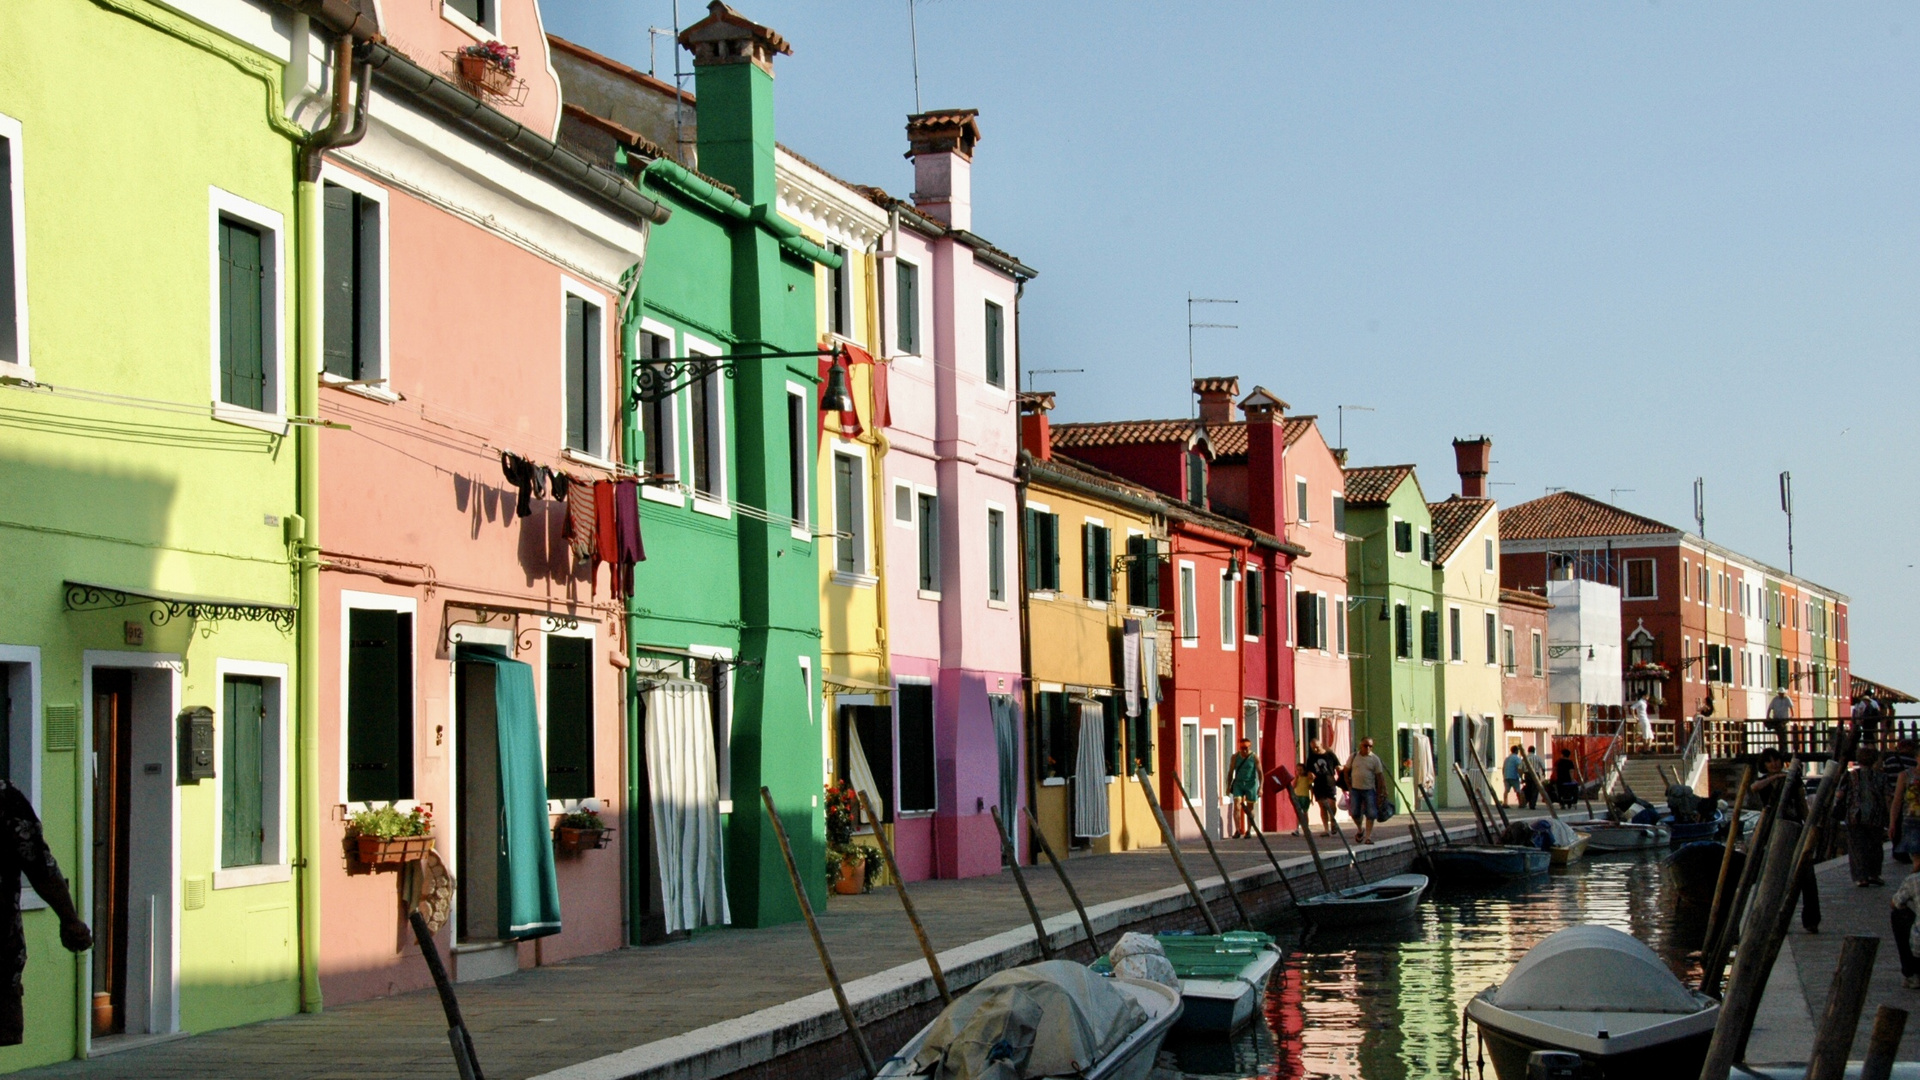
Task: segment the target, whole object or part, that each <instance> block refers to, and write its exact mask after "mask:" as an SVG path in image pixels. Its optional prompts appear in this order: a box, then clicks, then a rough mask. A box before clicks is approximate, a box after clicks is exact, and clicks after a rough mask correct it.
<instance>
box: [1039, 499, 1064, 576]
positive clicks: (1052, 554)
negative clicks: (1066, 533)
mask: <svg viewBox="0 0 1920 1080" xmlns="http://www.w3.org/2000/svg"><path fill="white" fill-rule="evenodd" d="M1044 518H1045V522H1046V527H1047V562H1046V565H1045V566H1043V567H1042V568H1041V569H1042V571H1043V572H1044V573H1045V574H1046V582H1047V588H1049V589H1058V588H1060V515H1059V514H1046V515H1044Z"/></svg>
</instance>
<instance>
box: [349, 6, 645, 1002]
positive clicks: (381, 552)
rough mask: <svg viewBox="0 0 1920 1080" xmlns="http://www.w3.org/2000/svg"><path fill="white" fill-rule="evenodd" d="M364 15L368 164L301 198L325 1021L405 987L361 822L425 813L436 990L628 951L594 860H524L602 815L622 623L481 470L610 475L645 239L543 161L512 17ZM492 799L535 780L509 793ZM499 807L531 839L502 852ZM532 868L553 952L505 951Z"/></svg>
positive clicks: (468, 10) (410, 945)
mask: <svg viewBox="0 0 1920 1080" xmlns="http://www.w3.org/2000/svg"><path fill="white" fill-rule="evenodd" d="M384 10H385V18H386V21H385V23H384V24H383V25H382V26H381V30H382V32H383V33H384V34H385V35H386V38H387V41H388V42H389V43H391V44H388V45H374V46H372V47H371V52H370V53H368V54H367V56H366V60H365V62H366V63H367V64H368V65H369V66H370V67H371V69H372V95H373V96H372V104H371V109H370V113H371V121H370V123H369V124H368V125H367V129H366V133H365V137H364V139H362V140H361V141H359V142H357V143H355V144H353V145H350V146H343V147H339V148H336V149H335V150H333V151H331V152H330V153H329V154H328V155H327V159H326V162H325V165H324V167H323V172H322V176H321V179H322V180H323V181H324V186H325V200H326V219H325V220H326V226H327V227H326V235H325V237H324V241H325V244H324V247H325V252H324V256H323V259H324V278H325V288H326V293H325V305H326V323H327V348H326V362H325V366H326V371H325V373H324V374H323V375H322V380H321V381H322V388H321V390H320V399H319V400H320V405H319V412H320V416H321V417H322V419H323V420H324V421H326V422H328V424H329V425H332V426H329V427H328V428H327V429H326V430H324V431H323V432H322V434H321V436H320V444H321V451H320V458H321V460H320V476H321V497H320V506H321V510H322V515H321V521H320V537H321V550H320V552H319V553H318V557H319V558H320V560H321V566H322V574H321V578H320V580H321V594H320V599H319V603H320V606H321V612H322V614H321V638H320V645H319V657H320V669H319V678H318V680H317V681H318V683H319V687H320V689H319V697H320V714H319V715H320V730H319V733H318V737H319V755H318V757H319V769H318V776H317V778H316V779H317V795H315V796H313V802H314V803H315V804H316V805H317V809H318V812H319V815H320V822H319V833H320V841H321V842H320V845H319V850H320V851H322V852H324V853H325V854H324V855H323V857H322V859H321V864H322V865H321V885H320V897H319V912H320V918H321V920H322V932H321V935H320V937H321V942H322V952H321V956H320V969H321V979H322V986H323V990H324V994H325V999H326V1001H327V1002H328V1003H329V1004H334V1003H340V1002H347V1001H353V1000H357V999H363V998H368V997H374V996H378V995H383V994H390V993H395V992H399V991H404V990H410V989H415V988H418V987H422V986H425V985H428V984H429V979H428V974H427V968H426V966H425V964H423V963H422V962H421V959H420V956H419V950H418V948H417V946H416V945H415V944H414V941H413V938H412V936H411V934H410V932H409V931H408V929H407V925H406V923H405V921H404V917H403V915H402V911H403V906H402V903H401V892H400V890H401V888H402V882H403V881H404V875H402V874H400V873H397V872H395V868H393V867H369V866H367V865H365V864H363V863H362V862H360V861H359V859H358V858H357V857H356V856H355V855H354V854H353V848H354V845H353V843H352V841H351V838H350V837H349V836H348V835H347V819H348V817H349V816H350V815H351V814H352V813H353V812H354V811H356V810H360V809H363V808H366V807H371V806H378V805H381V804H383V803H392V804H394V805H396V806H397V807H399V808H401V809H403V810H404V809H408V808H411V807H414V806H420V807H425V808H429V809H430V810H431V812H432V815H433V818H434V825H435V828H434V832H435V835H436V850H437V853H438V854H439V856H440V857H441V858H442V859H443V860H444V861H445V862H446V864H447V866H448V868H449V869H450V870H451V871H452V874H453V876H454V880H455V881H456V882H457V886H456V888H455V889H454V895H453V898H452V899H453V905H452V919H451V921H450V923H449V924H448V926H447V927H446V929H444V930H443V931H442V932H441V933H440V937H439V941H440V945H441V948H442V950H443V951H445V952H447V953H448V954H449V955H448V960H449V967H450V968H451V969H452V971H453V974H454V976H455V978H457V979H460V980H470V979H475V978H485V977H488V976H492V975H498V974H505V973H508V972H512V971H516V970H519V969H520V968H523V967H528V966H533V965H537V964H541V963H552V962H555V961H559V960H564V959H567V958H569V957H574V956H579V955H582V954H587V953H593V952H600V951H604V950H608V949H613V948H618V947H619V946H621V945H622V944H624V943H625V937H626V936H625V933H624V929H625V928H624V927H623V924H622V902H621V898H622V893H623V880H622V867H621V856H620V850H619V848H618V847H609V848H607V849H604V850H589V851H584V852H580V853H561V854H552V853H551V848H550V847H549V849H548V854H547V855H546V856H543V855H542V854H541V850H540V849H541V848H542V847H543V846H548V845H550V844H551V839H550V837H548V836H546V835H544V834H545V833H546V831H547V830H549V829H550V823H551V822H552V821H553V820H554V819H555V817H556V816H557V815H558V814H560V813H562V812H565V811H569V810H577V809H580V808H582V807H583V806H586V807H591V806H593V805H594V802H590V801H589V800H594V801H597V804H598V805H599V806H600V807H601V808H602V811H603V813H604V815H605V818H606V820H607V823H608V824H609V825H616V826H617V825H618V823H619V820H620V815H621V813H622V811H623V810H624V807H625V804H626V789H625V787H624V784H625V779H626V778H625V775H624V771H623V770H622V768H621V762H622V760H623V758H624V755H625V752H626V747H625V745H624V741H623V730H624V723H623V716H624V700H625V699H624V693H623V682H622V680H623V674H624V670H625V666H626V648H625V637H624V632H623V631H624V628H623V626H622V622H623V612H624V608H623V606H622V604H621V603H620V602H619V601H617V600H616V599H615V597H614V596H613V595H612V592H611V586H610V581H609V574H608V571H607V569H606V567H604V566H602V567H600V568H599V570H598V572H597V574H594V573H590V572H588V571H586V570H585V569H584V568H583V567H582V565H581V563H579V562H578V561H576V560H575V558H574V557H573V556H572V554H571V553H570V552H569V550H568V547H567V544H566V536H565V532H564V530H565V527H566V526H565V522H566V512H565V504H564V503H562V502H559V501H556V500H555V499H554V498H553V495H554V492H553V491H552V490H551V489H550V488H548V489H546V490H545V493H544V497H542V496H541V495H540V494H537V493H532V492H530V493H529V497H528V499H527V501H526V505H527V508H528V511H529V512H528V513H527V514H525V515H524V516H523V515H521V514H520V513H519V510H518V507H519V504H520V502H521V495H520V493H519V491H518V490H517V489H516V486H515V485H514V484H513V483H511V482H510V481H509V479H508V478H507V476H506V475H505V472H504V470H503V458H502V455H503V454H512V455H517V457H518V458H519V459H523V460H524V461H525V462H527V463H528V464H529V466H530V467H539V468H542V469H552V470H555V471H558V472H561V473H563V474H566V475H569V476H571V477H574V478H577V479H578V480H581V481H586V482H592V481H597V480H608V479H611V478H612V477H613V476H614V475H615V472H616V468H615V466H614V465H613V462H614V461H617V460H618V459H619V457H620V452H619V446H618V433H619V423H618V417H619V411H618V408H617V406H618V402H619V399H620V393H621V389H620V387H621V380H620V378H619V355H618V354H619V334H618V326H619V304H620V299H621V275H622V274H623V273H626V272H627V271H628V270H629V269H630V268H632V267H634V266H635V265H636V264H637V263H639V262H640V260H641V256H642V254H643V252H644V250H645V244H646V237H647V228H648V225H649V222H651V221H657V220H664V214H663V213H662V212H661V210H660V208H658V207H657V206H655V205H654V204H653V203H652V202H651V201H650V200H648V199H646V198H644V197H643V196H641V195H640V193H639V192H638V191H637V190H635V189H634V188H632V187H631V185H629V184H627V183H625V182H624V181H623V180H621V179H620V178H618V177H614V176H612V175H611V174H608V173H606V172H604V171H602V170H598V169H596V168H594V167H592V166H590V165H588V164H587V163H586V162H585V161H583V160H581V159H579V158H577V157H575V156H574V155H572V154H569V153H567V152H566V151H564V150H561V149H559V148H557V147H554V146H552V144H551V140H552V138H553V136H554V134H555V131H556V127H557V125H558V122H559V112H560V91H559V85H558V83H557V81H556V80H555V78H554V75H553V72H552V69H551V67H550V66H549V64H548V59H547V46H546V36H545V34H544V33H543V31H542V29H541V26H540V15H539V11H538V8H537V5H536V3H535V0H423V2H418V3H409V4H391V3H390V4H386V5H384ZM494 39H497V40H499V41H502V42H504V43H505V44H506V45H507V46H509V47H511V48H517V49H518V50H519V55H518V61H517V64H516V65H515V71H514V72H513V75H512V77H511V79H501V80H499V81H498V82H497V83H496V85H495V86H494V87H493V89H491V90H489V89H486V88H484V87H482V86H480V85H477V84H476V83H473V82H469V81H467V80H465V79H463V78H462V77H461V75H460V73H459V71H458V67H457V61H456V59H455V58H454V57H452V56H449V55H447V54H450V53H457V52H458V51H459V50H461V49H464V48H465V47H467V46H471V45H474V44H476V43H477V42H481V41H484V40H494ZM514 125H520V128H519V129H515V127H514ZM509 139H511V142H509ZM542 479H543V480H544V479H545V474H544V473H543V474H542ZM596 579H597V580H596ZM482 649H484V650H488V652H487V655H489V656H493V657H497V658H499V659H501V660H505V661H508V662H517V663H521V664H525V665H527V666H528V669H530V671H529V673H530V675H531V680H532V694H531V699H530V701H531V705H532V712H533V716H534V719H533V722H532V724H531V725H526V727H523V728H522V730H523V731H525V730H526V728H527V727H530V728H532V729H533V730H532V733H530V734H528V735H527V740H526V742H525V744H523V745H524V746H533V745H537V746H538V749H539V754H540V760H539V761H537V762H536V763H535V764H534V766H533V770H532V771H523V772H519V773H514V772H513V770H512V764H511V756H510V755H503V753H502V747H503V746H504V745H505V743H504V742H503V739H502V737H501V734H500V733H501V731H503V730H506V729H507V728H508V725H509V720H508V713H509V706H508V703H507V702H508V699H513V700H514V701H526V700H528V699H527V695H525V694H524V693H520V694H518V695H516V694H513V693H509V692H508V691H507V690H506V689H505V687H506V683H505V682H504V681H496V672H497V669H498V667H499V665H497V664H495V663H493V662H491V661H484V662H483V661H478V660H476V659H474V658H475V657H476V655H478V652H477V650H482ZM515 670H518V669H515ZM535 740H537V743H536V742H535ZM503 758H505V759H506V760H505V761H504V763H503ZM522 760H524V759H522ZM509 774H512V775H517V776H521V777H523V778H528V779H529V780H530V778H531V777H532V776H534V775H539V776H540V777H541V779H542V781H543V783H542V785H541V786H538V787H528V786H523V787H522V788H520V789H519V793H517V794H516V792H515V791H513V790H510V786H511V785H510V784H509V783H504V782H503V780H502V777H503V776H508V775H509ZM527 790H532V791H536V792H545V793H546V794H547V796H548V799H547V800H546V801H545V802H544V804H543V803H542V802H541V801H540V800H539V799H538V797H537V796H533V797H528V796H526V795H525V794H524V792H525V791H527ZM516 800H517V804H516ZM516 810H518V811H525V813H524V815H523V816H522V817H521V818H519V820H520V821H523V822H532V823H534V824H532V825H530V826H529V828H530V829H531V830H533V831H532V835H533V836H535V837H539V842H537V843H533V844H520V845H518V846H513V845H509V844H507V843H505V837H506V836H507V833H508V828H507V827H503V826H502V824H501V821H502V820H503V818H504V817H505V816H507V815H508V814H511V813H513V812H515V811H516ZM519 835H520V838H521V839H523V840H524V839H525V838H526V836H527V835H528V834H527V832H526V831H523V832H522V833H520V834H519ZM508 848H510V849H511V850H510V851H507V852H506V853H504V854H502V852H503V850H505V849H508ZM549 857H550V858H551V859H552V862H551V868H550V869H545V868H542V873H544V874H546V875H547V878H546V880H557V893H558V914H557V918H555V919H554V920H552V921H555V922H557V923H558V928H557V932H556V931H555V930H554V928H553V927H552V926H550V925H547V924H545V923H540V924H532V923H526V924H520V925H515V924H514V917H513V916H512V915H511V914H510V911H509V910H508V909H510V908H513V905H511V904H508V903H505V902H503V901H502V899H501V897H502V896H503V895H504V894H505V893H506V892H507V889H508V886H505V885H503V884H502V883H503V882H508V881H510V880H512V879H514V877H515V876H516V875H517V874H519V873H521V871H522V870H523V869H524V868H525V867H526V866H528V865H532V864H537V863H540V862H543V861H544V859H545V858H549ZM529 860H531V862H529ZM529 926H533V927H535V930H534V933H528V932H527V928H528V927H529Z"/></svg>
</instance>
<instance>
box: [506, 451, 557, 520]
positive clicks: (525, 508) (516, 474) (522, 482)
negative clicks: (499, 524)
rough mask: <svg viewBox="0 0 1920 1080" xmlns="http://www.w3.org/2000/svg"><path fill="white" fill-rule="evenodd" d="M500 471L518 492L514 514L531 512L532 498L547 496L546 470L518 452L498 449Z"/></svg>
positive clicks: (525, 514)
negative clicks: (518, 497)
mask: <svg viewBox="0 0 1920 1080" xmlns="http://www.w3.org/2000/svg"><path fill="white" fill-rule="evenodd" d="M500 472H501V474H502V475H504V476H505V477H506V478H507V483H509V484H512V485H513V486H514V487H515V488H516V489H518V490H519V492H520V499H519V501H518V502H517V503H515V504H514V515H515V516H517V517H526V516H527V515H529V514H531V513H533V498H534V497H535V496H539V497H540V498H543V499H544V498H546V497H547V470H546V469H545V468H544V467H542V466H539V465H535V464H534V463H533V462H531V461H528V460H527V459H526V458H523V457H521V456H520V455H519V454H514V453H509V452H507V451H505V450H502V451H500Z"/></svg>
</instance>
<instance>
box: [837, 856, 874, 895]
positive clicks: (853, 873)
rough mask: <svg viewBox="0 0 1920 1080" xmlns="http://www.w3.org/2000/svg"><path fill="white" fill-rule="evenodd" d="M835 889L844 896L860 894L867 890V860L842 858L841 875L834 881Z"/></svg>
mask: <svg viewBox="0 0 1920 1080" xmlns="http://www.w3.org/2000/svg"><path fill="white" fill-rule="evenodd" d="M833 891H834V892H837V893H839V894H840V895H842V896H858V895H859V894H861V893H863V892H866V891H867V860H865V859H847V858H843V859H841V860H840V876H839V878H837V879H835V881H834V883H833Z"/></svg>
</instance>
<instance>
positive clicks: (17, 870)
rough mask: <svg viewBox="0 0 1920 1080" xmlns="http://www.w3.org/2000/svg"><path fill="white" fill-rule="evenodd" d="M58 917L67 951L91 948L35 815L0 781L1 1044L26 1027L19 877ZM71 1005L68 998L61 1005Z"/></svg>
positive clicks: (15, 1040)
mask: <svg viewBox="0 0 1920 1080" xmlns="http://www.w3.org/2000/svg"><path fill="white" fill-rule="evenodd" d="M22 876H25V877H26V879H27V882H28V884H30V885H32V886H33V891H34V892H35V893H38V894H39V896H40V899H42V900H44V901H46V902H47V906H48V907H49V908H52V909H53V913H54V914H55V915H57V916H59V918H60V944H62V945H64V946H66V948H67V951H68V952H76V953H77V952H85V951H87V950H88V949H90V948H92V947H93V934H92V933H91V932H90V931H89V930H88V929H87V924H86V923H85V922H84V921H82V920H81V918H80V913H79V912H78V911H76V910H75V909H74V906H73V896H72V894H71V893H69V892H68V891H67V879H66V878H64V877H61V876H60V864H59V863H57V862H55V861H54V858H53V852H51V851H49V850H47V841H46V839H45V838H44V837H43V836H42V835H41V832H40V818H39V817H38V816H37V815H35V814H34V812H33V804H32V803H30V802H28V801H27V797H26V795H25V794H24V793H22V792H21V791H20V789H19V788H16V787H14V786H13V785H12V784H10V783H8V782H7V781H5V780H0V963H5V964H7V965H8V966H10V967H11V968H12V976H13V977H12V978H10V979H8V980H7V982H6V987H5V989H0V1046H18V1045H20V1042H21V1039H22V1037H23V1035H24V1032H25V1028H26V1009H25V1005H24V997H25V994H24V988H23V986H22V977H23V976H24V975H25V973H26V970H27V939H26V935H25V933H24V931H23V930H22V928H21V925H20V878H21V877H22ZM71 1005H72V999H71V998H69V999H68V1001H67V1002H66V1004H65V1005H63V1006H62V1008H68V1007H71Z"/></svg>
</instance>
